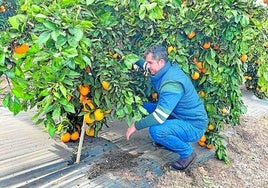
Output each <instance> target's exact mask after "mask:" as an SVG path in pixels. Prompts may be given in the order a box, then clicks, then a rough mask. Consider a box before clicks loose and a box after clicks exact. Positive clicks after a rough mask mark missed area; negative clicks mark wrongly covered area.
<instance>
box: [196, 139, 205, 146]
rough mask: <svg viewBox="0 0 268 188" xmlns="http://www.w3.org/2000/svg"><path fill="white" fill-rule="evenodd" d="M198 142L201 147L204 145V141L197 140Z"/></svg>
mask: <svg viewBox="0 0 268 188" xmlns="http://www.w3.org/2000/svg"><path fill="white" fill-rule="evenodd" d="M198 144H199V146H202V147H203V146H205V145H206V143H205V142H202V141H200V140H199V141H198Z"/></svg>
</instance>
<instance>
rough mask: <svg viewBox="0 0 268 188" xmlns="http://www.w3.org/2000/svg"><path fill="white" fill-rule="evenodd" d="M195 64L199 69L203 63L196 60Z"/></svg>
mask: <svg viewBox="0 0 268 188" xmlns="http://www.w3.org/2000/svg"><path fill="white" fill-rule="evenodd" d="M196 66H197V68H198V69H199V70H201V69H202V68H203V64H202V62H201V61H199V62H197V63H196Z"/></svg>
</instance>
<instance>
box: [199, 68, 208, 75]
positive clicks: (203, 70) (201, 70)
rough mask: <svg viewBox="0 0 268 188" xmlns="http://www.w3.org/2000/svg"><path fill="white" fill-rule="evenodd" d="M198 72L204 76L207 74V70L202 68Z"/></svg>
mask: <svg viewBox="0 0 268 188" xmlns="http://www.w3.org/2000/svg"><path fill="white" fill-rule="evenodd" d="M199 71H200V72H202V73H203V74H205V73H206V72H207V69H206V68H202V69H199Z"/></svg>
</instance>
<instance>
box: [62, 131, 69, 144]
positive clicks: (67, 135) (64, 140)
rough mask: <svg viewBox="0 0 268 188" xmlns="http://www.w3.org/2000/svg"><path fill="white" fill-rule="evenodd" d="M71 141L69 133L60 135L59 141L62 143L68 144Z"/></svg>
mask: <svg viewBox="0 0 268 188" xmlns="http://www.w3.org/2000/svg"><path fill="white" fill-rule="evenodd" d="M70 139H71V134H70V133H69V132H66V133H64V134H63V135H61V137H60V140H61V141H62V142H64V143H66V142H69V141H70Z"/></svg>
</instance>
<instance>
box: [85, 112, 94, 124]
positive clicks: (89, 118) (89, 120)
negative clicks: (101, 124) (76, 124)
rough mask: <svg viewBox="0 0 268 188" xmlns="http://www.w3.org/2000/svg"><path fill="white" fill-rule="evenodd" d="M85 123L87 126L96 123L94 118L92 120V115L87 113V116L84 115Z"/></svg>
mask: <svg viewBox="0 0 268 188" xmlns="http://www.w3.org/2000/svg"><path fill="white" fill-rule="evenodd" d="M84 121H85V122H86V123H87V124H91V123H94V121H95V120H94V119H93V118H91V116H90V113H86V114H85V115H84Z"/></svg>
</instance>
